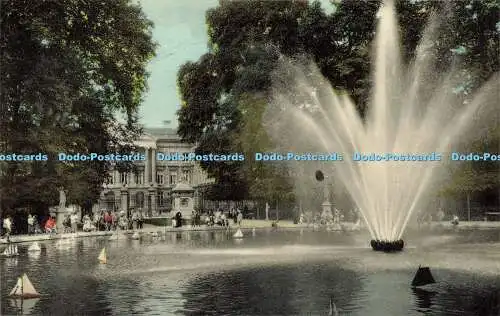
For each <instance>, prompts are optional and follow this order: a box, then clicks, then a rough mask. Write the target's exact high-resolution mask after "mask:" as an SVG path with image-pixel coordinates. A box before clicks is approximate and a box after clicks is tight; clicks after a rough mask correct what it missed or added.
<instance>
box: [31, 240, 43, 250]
mask: <svg viewBox="0 0 500 316" xmlns="http://www.w3.org/2000/svg"><path fill="white" fill-rule="evenodd" d="M39 251H42V248H41V247H40V244H39V243H38V242H37V241H35V242H34V243H32V244H31V245H30V246H29V247H28V252H39Z"/></svg>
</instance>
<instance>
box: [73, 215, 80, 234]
mask: <svg viewBox="0 0 500 316" xmlns="http://www.w3.org/2000/svg"><path fill="white" fill-rule="evenodd" d="M78 222H79V218H78V214H76V212H75V213H73V214H71V232H72V233H73V234H74V233H76V232H77V231H78Z"/></svg>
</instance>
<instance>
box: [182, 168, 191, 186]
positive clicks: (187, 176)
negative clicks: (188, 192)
mask: <svg viewBox="0 0 500 316" xmlns="http://www.w3.org/2000/svg"><path fill="white" fill-rule="evenodd" d="M182 181H184V182H185V183H191V172H190V171H189V170H184V171H183V172H182Z"/></svg>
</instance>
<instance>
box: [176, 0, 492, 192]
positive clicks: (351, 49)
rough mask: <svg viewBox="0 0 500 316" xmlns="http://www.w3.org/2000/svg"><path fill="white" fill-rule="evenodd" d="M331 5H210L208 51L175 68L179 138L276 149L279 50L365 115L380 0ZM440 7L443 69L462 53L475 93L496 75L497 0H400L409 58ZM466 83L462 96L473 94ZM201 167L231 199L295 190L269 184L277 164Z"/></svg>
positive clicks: (201, 147)
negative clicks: (273, 105)
mask: <svg viewBox="0 0 500 316" xmlns="http://www.w3.org/2000/svg"><path fill="white" fill-rule="evenodd" d="M332 6H335V10H333V13H330V14H326V13H325V11H324V10H323V8H322V7H321V5H320V3H319V2H312V3H311V2H309V1H291V0H290V1H265V0H262V1H260V0H259V1H230V0H221V1H220V2H219V6H218V7H216V8H214V9H211V10H209V11H208V12H207V14H206V22H207V28H208V38H209V41H208V46H209V52H208V53H206V54H204V55H203V56H201V57H200V58H199V60H198V61H194V62H188V63H186V64H184V65H183V66H182V67H181V68H180V70H179V72H178V88H179V93H180V96H181V98H182V100H183V104H182V107H181V109H180V110H179V112H178V116H179V130H178V132H179V135H180V136H181V137H182V138H183V139H184V140H186V141H189V142H193V143H196V144H198V145H197V146H198V147H197V150H198V151H199V152H233V151H243V152H256V151H259V150H260V149H262V148H264V149H267V150H268V149H270V147H272V145H270V144H268V140H265V138H266V137H267V136H266V135H265V134H263V131H261V130H259V129H260V127H259V121H260V120H261V118H260V116H261V115H262V114H261V113H262V108H264V107H265V106H266V100H267V97H268V93H269V88H270V86H271V79H270V78H271V77H270V75H271V73H272V72H273V69H274V67H275V65H276V60H277V59H278V57H279V56H280V54H282V55H285V56H289V57H294V56H299V55H300V56H304V55H305V56H307V57H309V58H310V59H312V60H313V61H314V62H316V63H317V64H318V66H319V68H320V70H321V72H322V74H323V75H324V76H325V77H326V78H327V79H328V80H329V82H330V84H331V85H332V87H333V88H335V89H338V90H343V91H346V92H347V93H349V94H350V95H351V97H352V98H353V99H354V101H355V102H356V104H357V105H358V110H359V112H360V114H361V115H364V112H365V108H366V104H367V99H368V96H369V93H368V92H369V88H370V84H371V77H370V63H371V55H370V54H371V53H370V51H371V49H370V46H371V43H372V40H373V38H374V31H375V23H376V14H377V11H378V9H379V6H380V1H361V0H344V1H332ZM433 10H438V11H439V12H440V13H439V14H441V15H442V16H443V19H444V18H446V23H443V25H444V28H442V30H441V34H440V36H439V37H438V39H437V40H436V43H435V44H436V45H435V48H436V53H437V54H438V55H439V57H438V59H437V60H438V63H437V64H436V67H438V68H437V69H438V70H439V69H440V68H439V67H442V69H446V68H447V67H448V66H449V65H450V63H451V62H452V61H453V60H454V57H456V56H454V55H456V54H457V50H458V53H459V54H462V55H463V56H462V59H463V60H464V73H463V74H464V78H463V82H464V84H465V83H467V84H466V88H467V89H471V90H472V89H474V88H475V87H477V86H479V85H480V84H481V83H482V82H484V81H485V80H486V79H487V78H488V77H489V76H491V74H492V73H494V72H495V71H498V61H499V60H498V58H497V56H498V55H499V52H500V51H499V40H498V28H499V24H498V16H499V5H498V3H497V2H496V1H478V0H471V1H450V2H444V1H443V2H438V1H410V0H401V1H397V11H398V19H399V22H400V26H401V35H402V43H403V52H404V57H405V60H406V62H409V61H410V60H411V58H412V56H413V52H414V49H415V48H416V46H417V44H418V42H419V40H420V38H421V36H422V31H423V28H424V27H425V25H426V21H427V20H428V19H429V16H430V13H431V12H432V11H433ZM448 21H449V23H448ZM461 48H464V49H465V52H462V50H461ZM467 89H462V91H459V92H460V93H463V94H464V95H465V96H464V97H466V94H467V93H468V91H467ZM249 95H256V96H257V97H249ZM250 147H251V148H250ZM247 157H248V156H247ZM202 166H203V168H204V169H205V170H207V171H208V172H209V174H210V175H212V176H215V178H216V180H217V183H218V184H219V185H222V186H223V187H225V188H226V189H227V190H226V191H225V196H224V197H225V198H230V197H233V198H235V199H238V198H240V197H243V196H254V197H262V194H261V193H258V192H257V191H255V190H253V189H252V187H253V186H258V187H260V188H261V190H264V191H266V192H267V191H268V190H274V192H272V193H271V192H268V193H267V194H266V195H267V196H268V197H269V196H280V195H281V196H283V195H287V194H289V193H290V190H291V188H290V186H280V185H277V184H276V183H274V182H273V181H274V180H272V179H273V178H275V177H276V175H277V173H281V174H282V176H283V177H285V178H286V174H284V173H283V172H281V171H276V170H277V169H274V170H275V171H274V172H271V170H268V169H269V168H271V169H272V167H271V166H266V167H265V169H266V170H265V171H264V170H263V169H262V168H264V167H262V166H256V165H255V162H253V161H249V160H247V161H244V162H239V163H235V164H232V165H231V166H228V165H227V164H221V163H206V164H203V165H202ZM256 179H259V180H258V181H257V180H256ZM259 181H260V182H259ZM280 181H281V180H280ZM228 182H229V183H228ZM285 182H286V181H285ZM285 182H283V183H285ZM263 183H272V184H269V185H268V186H264V185H263ZM223 184H224V185H223Z"/></svg>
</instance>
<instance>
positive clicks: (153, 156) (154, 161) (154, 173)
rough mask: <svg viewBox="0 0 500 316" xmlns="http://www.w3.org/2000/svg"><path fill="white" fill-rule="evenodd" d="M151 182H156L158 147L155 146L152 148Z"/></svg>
mask: <svg viewBox="0 0 500 316" xmlns="http://www.w3.org/2000/svg"><path fill="white" fill-rule="evenodd" d="M151 182H152V183H153V184H156V149H154V148H152V149H151ZM154 204H156V203H154Z"/></svg>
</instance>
